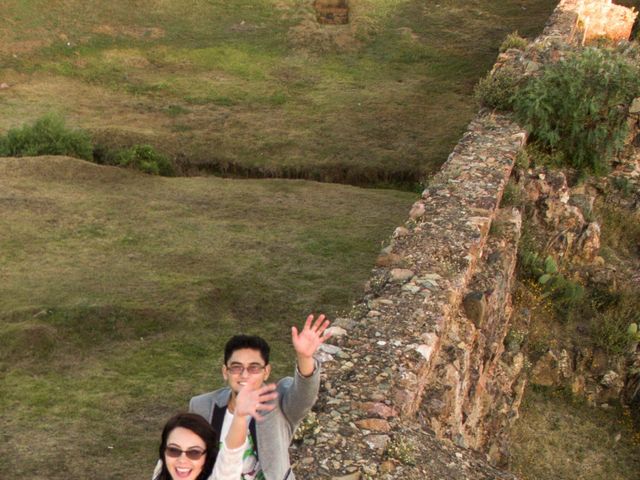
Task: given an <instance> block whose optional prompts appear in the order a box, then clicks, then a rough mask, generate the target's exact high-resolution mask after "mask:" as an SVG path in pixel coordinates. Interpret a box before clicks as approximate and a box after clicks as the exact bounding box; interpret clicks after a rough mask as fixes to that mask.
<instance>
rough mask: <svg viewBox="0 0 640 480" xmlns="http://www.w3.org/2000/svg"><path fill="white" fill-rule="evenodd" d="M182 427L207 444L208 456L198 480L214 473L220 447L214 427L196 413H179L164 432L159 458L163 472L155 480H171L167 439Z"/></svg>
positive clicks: (170, 420) (171, 419) (204, 479)
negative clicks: (165, 458)
mask: <svg viewBox="0 0 640 480" xmlns="http://www.w3.org/2000/svg"><path fill="white" fill-rule="evenodd" d="M178 427H182V428H186V429H187V430H191V431H192V432H193V433H195V434H196V435H198V436H199V437H200V438H201V439H202V440H203V441H204V444H205V447H206V451H207V456H206V457H205V461H204V465H203V467H202V472H200V475H198V477H197V478H196V480H206V479H208V478H209V476H210V475H211V472H212V471H213V465H214V464H215V463H216V457H217V456H218V445H217V443H216V433H215V431H214V430H213V427H212V426H211V425H210V424H209V422H207V421H206V420H205V419H204V418H203V417H201V416H200V415H196V414H195V413H179V414H177V415H175V416H173V417H171V418H170V419H169V421H168V422H167V424H166V425H165V426H164V429H163V430H162V440H161V442H160V450H159V453H158V456H159V458H160V460H162V470H161V471H160V475H158V476H157V477H156V478H155V479H154V480H171V475H170V474H169V470H168V469H167V462H165V460H164V450H165V448H166V446H167V438H169V434H170V433H171V432H172V431H173V430H174V429H176V428H178Z"/></svg>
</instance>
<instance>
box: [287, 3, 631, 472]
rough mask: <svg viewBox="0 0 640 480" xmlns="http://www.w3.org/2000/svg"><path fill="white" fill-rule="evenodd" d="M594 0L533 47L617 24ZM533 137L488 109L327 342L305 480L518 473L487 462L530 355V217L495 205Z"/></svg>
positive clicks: (302, 450)
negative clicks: (517, 319) (523, 251)
mask: <svg viewBox="0 0 640 480" xmlns="http://www.w3.org/2000/svg"><path fill="white" fill-rule="evenodd" d="M596 3H601V4H609V3H610V2H608V1H607V2H603V1H600V2H595V1H586V0H585V1H578V0H564V1H561V2H560V4H559V5H558V7H557V8H556V10H555V12H554V14H553V15H552V17H551V20H550V22H549V24H548V26H547V27H546V28H545V31H544V32H543V34H542V35H541V37H539V38H538V39H537V40H536V42H537V43H538V44H539V45H540V46H541V48H544V47H545V46H547V45H550V44H553V43H554V42H556V41H558V40H560V41H562V42H567V43H569V42H573V43H580V42H582V41H584V39H585V38H591V37H590V34H589V33H585V32H584V27H585V26H589V25H598V32H601V28H602V27H604V26H607V25H609V26H611V27H614V26H615V22H612V21H611V22H606V21H605V22H602V21H600V20H598V21H595V20H592V19H591V17H589V15H590V12H598V14H602V12H605V11H606V12H611V11H614V10H612V9H604V8H603V9H599V8H595V7H594V5H595V4H596ZM586 7H589V8H586ZM591 7H594V8H591ZM615 12H616V14H617V12H618V11H617V10H616V11H615ZM625 18H626V19H627V20H626V21H627V22H628V20H629V18H631V23H632V22H633V18H635V15H633V16H631V17H625ZM625 28H626V27H625ZM629 28H630V27H629ZM581 29H582V30H581ZM618 31H620V29H619V28H617V27H616V28H615V32H618ZM615 32H614V34H615V35H617V33H615ZM604 33H605V34H607V32H604ZM507 57H509V55H507V56H506V57H503V58H501V59H499V63H500V62H505V61H507V60H508V58H507ZM532 63H533V62H529V63H527V61H525V62H524V63H523V65H524V67H523V68H524V69H528V68H529V67H530V66H531V64H532ZM533 67H535V65H534V66H533ZM533 67H532V70H533V69H534V68H533ZM526 139H527V133H526V132H525V131H524V130H523V129H522V128H521V127H519V126H518V125H517V124H516V123H514V121H513V120H512V119H511V118H510V117H509V116H508V115H500V114H495V113H491V112H481V113H480V114H479V115H478V116H477V117H476V118H475V119H474V120H473V121H472V122H471V124H470V125H469V127H468V130H467V132H466V133H465V134H464V136H463V138H462V140H461V141H460V142H459V144H458V145H457V146H456V147H455V149H454V151H453V152H452V153H451V155H450V156H449V158H448V160H447V162H446V163H445V164H444V165H443V167H442V169H441V171H440V172H439V173H438V174H437V175H436V176H435V177H434V178H433V179H432V180H431V181H430V183H429V186H428V187H427V188H426V189H425V190H424V192H423V193H422V196H421V198H420V199H419V200H418V201H416V202H415V204H414V205H413V207H412V208H411V211H410V213H409V219H408V220H407V222H406V223H405V224H404V225H403V226H400V227H398V228H397V229H396V230H395V232H394V233H393V236H392V238H391V239H390V241H389V243H388V245H387V246H386V248H384V249H383V250H382V252H381V254H380V256H379V258H378V261H377V265H376V268H375V269H374V270H373V272H372V275H371V278H370V280H369V282H368V284H367V287H366V290H365V296H364V299H363V300H362V301H361V302H360V303H358V304H356V305H355V306H354V308H353V311H352V313H351V314H350V315H349V317H347V318H340V319H337V321H336V322H335V323H334V327H333V332H334V340H333V341H332V344H331V345H324V346H323V350H322V352H321V354H320V360H321V361H323V368H324V370H325V373H324V374H323V376H324V382H323V385H322V388H321V394H320V399H319V402H318V405H317V409H316V412H315V418H313V419H311V420H310V421H309V422H308V424H307V425H305V428H308V429H310V431H311V432H312V434H310V435H307V436H304V435H303V437H302V440H301V441H299V442H298V443H297V444H296V445H295V446H294V448H293V451H294V459H295V462H296V465H295V471H296V473H297V475H298V476H299V478H303V479H321V478H330V479H335V480H339V479H342V480H357V479H373V478H375V479H395V478H398V479H430V478H449V479H467V478H473V479H511V478H515V477H513V476H512V475H511V474H509V473H505V472H502V471H500V470H497V469H496V468H495V467H494V466H492V464H493V465H495V464H500V462H501V460H502V459H503V458H504V456H505V450H506V439H505V437H504V436H505V432H506V430H507V427H508V426H509V425H510V423H511V422H512V421H513V420H514V419H515V418H517V414H518V407H519V402H520V400H521V398H522V394H523V391H524V387H525V380H524V378H523V376H522V375H521V372H522V370H523V364H524V361H525V359H524V356H523V354H522V353H519V352H518V351H517V350H511V349H507V350H505V348H504V343H505V342H504V338H505V335H506V333H507V331H508V329H509V325H510V318H511V311H510V310H511V298H510V292H511V286H512V285H511V283H512V278H513V271H514V268H515V261H516V249H517V243H518V239H519V235H520V222H521V220H520V214H519V212H518V211H517V210H512V209H503V208H500V201H501V198H502V194H503V191H504V188H505V185H506V184H507V182H508V180H509V177H510V175H511V172H512V169H513V166H514V163H515V160H516V157H517V155H518V152H519V151H520V150H521V149H522V148H523V147H524V145H525V143H526ZM439 439H444V441H440V440H439Z"/></svg>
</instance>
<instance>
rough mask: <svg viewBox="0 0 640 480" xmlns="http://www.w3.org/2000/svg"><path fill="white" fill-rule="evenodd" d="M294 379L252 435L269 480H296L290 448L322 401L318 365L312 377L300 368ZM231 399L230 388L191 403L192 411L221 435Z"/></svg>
mask: <svg viewBox="0 0 640 480" xmlns="http://www.w3.org/2000/svg"><path fill="white" fill-rule="evenodd" d="M294 375H295V376H294V377H293V378H292V377H285V378H283V379H282V380H280V381H279V382H278V386H277V391H278V399H277V400H274V401H275V402H277V406H276V408H274V409H273V410H272V411H270V412H266V413H264V414H262V415H263V417H264V420H262V421H261V422H257V423H255V433H254V432H253V429H252V432H251V433H252V434H253V435H254V436H255V440H256V450H257V451H258V459H259V461H260V467H261V468H262V472H263V473H264V476H265V478H266V480H285V479H286V480H294V479H295V475H294V474H293V471H291V462H290V460H289V445H290V444H291V439H292V438H293V433H294V431H295V429H296V427H297V426H298V424H299V423H300V421H301V420H302V419H303V418H304V416H305V415H306V414H307V413H308V412H309V410H311V407H313V404H314V403H315V401H316V399H317V397H318V390H319V388H320V367H319V366H318V364H317V363H316V368H315V370H314V371H313V374H312V375H311V376H310V377H308V378H305V377H303V376H302V375H300V373H299V372H298V369H297V368H296V372H295V374H294ZM230 395H231V389H230V388H229V387H224V388H221V389H219V390H215V391H213V392H209V393H204V394H202V395H198V396H197V397H193V398H192V399H191V401H190V402H189V411H190V412H193V413H197V414H199V415H201V416H203V417H204V418H206V419H207V420H208V421H209V422H211V423H212V425H214V427H216V428H217V431H218V434H219V432H220V427H221V422H222V420H221V419H220V418H224V411H225V410H226V407H227V403H229V397H230ZM214 413H215V415H214ZM214 416H215V417H216V418H214ZM217 423H218V424H217ZM252 423H253V422H252ZM216 424H217V425H216Z"/></svg>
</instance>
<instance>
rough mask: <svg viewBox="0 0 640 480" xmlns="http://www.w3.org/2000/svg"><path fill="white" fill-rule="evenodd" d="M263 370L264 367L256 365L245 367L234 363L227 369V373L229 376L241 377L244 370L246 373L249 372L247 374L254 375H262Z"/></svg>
mask: <svg viewBox="0 0 640 480" xmlns="http://www.w3.org/2000/svg"><path fill="white" fill-rule="evenodd" d="M264 368H265V367H264V365H258V364H257V363H252V364H251V365H249V366H247V367H245V366H244V365H238V364H237V363H234V364H233V365H231V366H230V367H227V371H228V372H229V373H230V374H231V375H242V372H244V371H245V370H246V371H247V372H249V374H251V375H256V374H258V373H262V371H263V370H264Z"/></svg>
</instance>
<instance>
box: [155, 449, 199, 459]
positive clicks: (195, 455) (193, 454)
mask: <svg viewBox="0 0 640 480" xmlns="http://www.w3.org/2000/svg"><path fill="white" fill-rule="evenodd" d="M183 453H184V454H185V455H186V456H187V458H188V459H189V460H200V457H202V456H203V455H204V454H205V453H207V452H205V451H203V450H197V449H195V448H192V449H190V450H180V449H179V448H178V447H165V448H164V454H165V455H166V456H167V457H171V458H178V457H179V456H180V455H182V454H183Z"/></svg>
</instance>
